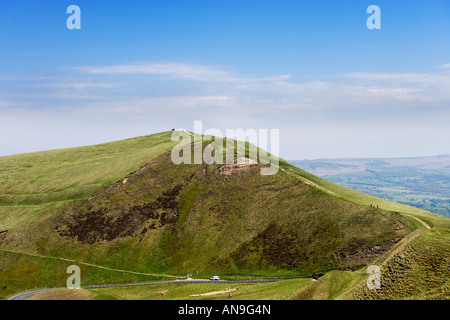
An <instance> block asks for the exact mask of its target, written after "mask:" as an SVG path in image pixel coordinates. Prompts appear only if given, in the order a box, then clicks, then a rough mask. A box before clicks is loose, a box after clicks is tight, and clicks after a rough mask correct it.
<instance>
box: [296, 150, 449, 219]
mask: <svg viewBox="0 0 450 320" xmlns="http://www.w3.org/2000/svg"><path fill="white" fill-rule="evenodd" d="M290 162H291V163H292V164H294V165H296V166H298V167H300V168H302V169H303V170H306V171H308V172H311V173H313V174H315V175H318V176H320V177H322V178H324V179H327V180H329V181H331V182H334V183H337V184H340V185H342V186H345V187H348V188H351V189H355V190H358V191H361V192H364V193H367V194H370V195H373V196H376V197H380V198H384V199H387V200H391V201H395V202H400V203H403V204H407V205H411V206H414V207H417V208H421V209H424V210H428V211H431V212H435V213H438V214H441V215H443V216H446V217H450V155H439V156H432V157H417V158H359V159H357V158H355V159H351V158H349V159H317V160H292V161H290ZM374 205H375V204H374Z"/></svg>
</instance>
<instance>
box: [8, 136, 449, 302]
mask: <svg viewBox="0 0 450 320" xmlns="http://www.w3.org/2000/svg"><path fill="white" fill-rule="evenodd" d="M170 136H171V133H170V132H165V133H160V134H155V135H151V136H145V137H139V138H134V139H127V140H123V141H117V142H112V143H106V144H101V145H95V146H88V147H80V148H72V149H63V150H53V151H45V152H37V153H30V154H22V155H16V156H8V157H2V158H0V168H1V171H0V178H1V182H0V249H8V250H11V249H12V250H15V251H16V253H11V252H9V253H6V252H4V251H3V252H2V251H0V252H1V253H2V254H3V255H4V256H5V257H6V256H8V257H9V258H8V259H5V260H4V263H3V264H0V270H1V271H2V275H4V276H2V280H1V282H2V283H0V284H2V285H3V287H6V290H5V291H4V293H5V294H6V293H9V292H11V290H16V289H18V288H20V286H21V285H24V286H25V283H17V281H16V277H17V276H18V273H17V272H15V271H14V270H15V268H16V266H17V264H19V262H17V261H16V260H14V259H12V258H11V255H14V254H16V255H17V254H18V253H17V251H21V252H27V253H33V254H37V255H39V259H48V260H46V261H47V262H45V263H43V262H41V263H39V264H34V267H33V268H32V270H33V272H30V274H34V275H36V274H40V275H41V274H42V275H44V276H43V279H46V276H45V275H48V276H49V277H51V274H52V273H53V274H54V276H55V277H59V278H58V280H50V279H48V280H43V281H42V286H49V285H54V284H56V283H60V282H61V279H60V278H61V277H62V278H63V280H64V281H65V279H66V276H63V273H64V272H65V269H64V266H63V265H59V264H55V261H56V262H58V259H56V260H55V258H66V259H72V260H76V261H79V262H85V263H93V264H96V265H99V266H103V267H108V268H113V269H120V270H129V271H138V272H143V273H152V274H154V273H156V274H162V273H164V274H167V273H172V274H177V275H185V274H186V273H192V274H197V273H198V272H199V273H200V274H201V273H203V274H208V273H209V272H214V273H217V272H219V273H258V274H271V275H276V274H278V275H298V274H309V273H314V272H319V273H320V272H327V271H329V270H334V269H336V270H349V269H351V270H356V269H358V268H360V267H361V266H365V265H367V264H369V263H371V262H373V261H374V260H375V259H377V258H379V257H380V256H381V255H383V254H384V253H385V252H387V251H388V250H389V249H390V248H392V246H394V245H395V243H397V242H398V241H399V240H400V239H402V238H403V237H405V236H406V235H407V234H409V233H410V232H411V231H413V230H415V229H418V228H422V227H423V226H422V225H421V223H420V222H418V221H416V220H414V219H411V218H410V217H409V216H405V215H402V214H400V213H408V214H410V215H413V216H416V217H419V218H420V219H422V220H423V221H426V223H428V224H430V225H431V226H432V227H433V228H440V229H445V228H448V226H449V222H448V221H449V219H445V218H444V217H441V216H438V215H434V214H432V213H429V212H426V211H423V210H419V209H416V208H412V207H408V206H405V205H399V204H396V203H392V202H389V201H385V200H381V199H377V198H374V197H370V196H367V195H365V194H362V193H359V192H356V191H353V190H350V189H346V188H344V187H341V186H338V185H335V184H333V183H330V182H328V181H326V180H323V179H320V178H318V177H316V176H314V175H312V174H309V173H307V172H305V171H303V170H301V169H299V168H296V167H295V166H293V165H291V164H289V163H288V162H286V161H284V160H280V165H281V168H282V170H280V171H279V172H278V173H277V174H276V175H273V176H262V175H260V172H259V171H260V168H261V165H260V164H257V165H253V166H246V167H243V168H233V167H226V166H220V165H217V164H214V165H206V164H199V165H174V164H173V163H172V162H171V160H170V153H169V152H170V150H171V149H172V147H173V146H174V145H175V144H176V142H172V141H171V139H170ZM369 203H374V204H379V205H380V207H381V209H375V208H370V207H369V205H368V204H369ZM3 231H7V232H3ZM22 259H24V261H29V259H31V260H33V261H34V259H38V257H32V256H26V255H23V257H22ZM49 261H52V263H53V264H51V265H49V264H48V263H49ZM26 263H29V262H26ZM55 265H58V268H62V269H64V270H63V271H61V270H60V269H58V270H59V271H56V270H55V269H54V268H55V267H54V266H55ZM19 269H20V268H19ZM11 270H13V271H14V272H13V271H11ZM57 275H59V276H57ZM123 275H124V273H117V272H116V273H114V272H113V273H112V274H111V275H110V276H109V277H106V278H105V279H107V280H108V279H109V280H111V281H112V282H127V281H128V280H132V281H138V280H139V279H142V278H132V279H128V278H126V277H124V276H123ZM89 277H91V278H88V279H91V280H92V281H93V280H94V279H98V277H100V276H95V275H91V276H89ZM96 277H97V278H96ZM25 279H27V278H26V277H25ZM91 280H89V281H90V282H92V281H91ZM107 280H105V281H107ZM36 281H37V280H36ZM52 281H53V282H52ZM339 281H341V280H339ZM344 282H345V281H344ZM33 283H36V282H33ZM37 283H39V281H38V282H37ZM37 283H36V285H37ZM352 283H353V282H352ZM333 297H334V295H333Z"/></svg>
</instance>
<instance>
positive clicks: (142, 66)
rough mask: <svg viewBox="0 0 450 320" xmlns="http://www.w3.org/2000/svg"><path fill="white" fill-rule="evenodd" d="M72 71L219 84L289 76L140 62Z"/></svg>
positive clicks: (78, 68)
mask: <svg viewBox="0 0 450 320" xmlns="http://www.w3.org/2000/svg"><path fill="white" fill-rule="evenodd" d="M74 69H75V70H78V71H82V72H85V73H89V74H105V75H124V74H149V75H163V76H170V77H173V78H178V79H187V80H197V81H219V82H238V81H240V82H242V81H245V82H250V83H252V82H272V81H282V80H287V79H289V78H290V75H277V76H272V77H251V76H243V75H240V74H238V73H236V72H234V71H233V70H232V69H230V68H225V67H219V66H212V65H202V64H189V63H176V62H167V63H157V62H140V63H132V64H122V65H113V66H83V67H74Z"/></svg>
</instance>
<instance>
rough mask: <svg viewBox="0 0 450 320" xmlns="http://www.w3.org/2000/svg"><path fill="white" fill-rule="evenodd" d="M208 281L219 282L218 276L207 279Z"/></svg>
mask: <svg viewBox="0 0 450 320" xmlns="http://www.w3.org/2000/svg"><path fill="white" fill-rule="evenodd" d="M209 280H220V278H219V276H214V277H212V278H209Z"/></svg>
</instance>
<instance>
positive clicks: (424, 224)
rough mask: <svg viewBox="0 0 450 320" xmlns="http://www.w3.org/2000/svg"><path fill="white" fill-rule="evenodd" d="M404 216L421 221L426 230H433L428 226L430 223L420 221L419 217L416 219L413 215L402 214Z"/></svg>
mask: <svg viewBox="0 0 450 320" xmlns="http://www.w3.org/2000/svg"><path fill="white" fill-rule="evenodd" d="M402 214H403V215H404V216H408V217H410V218H413V219H415V220H417V221H419V222H420V223H421V224H423V226H424V227H425V228H427V229H428V230H431V227H430V226H429V225H428V223H426V222H424V221H423V220H421V219H419V218H417V217H415V216H412V215H410V214H407V213H402Z"/></svg>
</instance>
